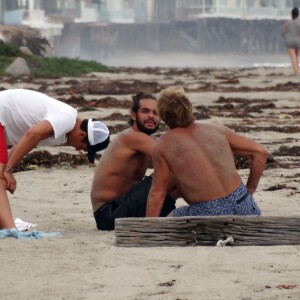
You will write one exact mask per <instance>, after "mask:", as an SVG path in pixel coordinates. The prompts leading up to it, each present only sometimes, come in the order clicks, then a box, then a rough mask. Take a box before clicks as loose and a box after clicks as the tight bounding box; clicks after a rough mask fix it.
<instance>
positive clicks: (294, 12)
mask: <svg viewBox="0 0 300 300" xmlns="http://www.w3.org/2000/svg"><path fill="white" fill-rule="evenodd" d="M291 15H292V19H293V20H294V19H297V18H298V17H299V9H298V7H294V8H293V9H292V12H291Z"/></svg>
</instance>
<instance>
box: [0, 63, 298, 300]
mask: <svg viewBox="0 0 300 300" xmlns="http://www.w3.org/2000/svg"><path fill="white" fill-rule="evenodd" d="M171 85H180V86H183V87H184V88H185V90H186V92H187V94H188V96H189V98H190V99H191V101H192V102H193V105H194V108H195V116H196V118H197V122H207V123H213V124H224V125H226V126H228V127H230V128H232V129H233V130H235V131H236V132H237V133H241V134H243V135H245V136H247V137H250V138H252V139H254V140H255V141H257V142H259V143H261V144H263V145H265V146H266V147H267V149H268V150H269V153H270V159H269V160H268V163H267V167H266V170H265V172H264V174H263V177H262V179H261V181H260V184H259V186H258V190H257V192H256V193H255V195H254V196H255V199H256V201H257V203H258V205H259V206H260V208H261V210H262V214H263V215H264V216H299V217H300V97H299V95H300V94H299V92H300V79H299V78H295V77H294V76H292V70H291V67H289V68H249V69H204V68H202V69H200V68H199V69H198V68H197V69H191V68H178V69H176V68H174V69H170V68H144V69H135V68H123V69H122V70H121V71H120V72H119V73H114V74H108V73H107V74H105V73H102V74H100V73H93V74H89V75H88V76H86V77H83V78H52V79H32V78H24V79H22V80H19V79H18V80H17V79H15V80H14V79H9V78H2V79H1V82H0V89H1V90H3V89H8V88H30V89H36V90H39V91H41V92H44V93H46V94H48V95H50V96H53V97H55V98H57V99H60V100H63V101H66V102H67V103H69V104H70V105H72V106H74V107H75V108H77V109H78V110H79V115H80V116H81V117H84V118H90V117H94V118H100V119H102V120H103V122H105V123H106V124H107V125H108V126H109V128H110V131H111V133H112V138H114V136H116V134H118V132H119V131H121V130H122V129H124V128H125V127H127V117H128V114H129V107H130V105H131V102H130V100H131V95H132V94H134V93H136V92H137V91H140V90H143V91H147V92H149V93H153V94H155V95H158V93H159V92H160V90H161V89H163V88H165V87H168V86H171ZM164 130H166V127H165V126H161V129H160V131H159V134H161V133H162V132H163V131H164ZM159 134H158V135H159ZM41 150H43V151H47V153H50V154H51V155H53V156H55V155H59V154H60V153H67V154H69V155H73V156H70V157H72V159H73V163H71V162H70V160H66V161H64V162H61V161H59V162H56V163H55V162H54V161H53V158H51V155H50V158H48V161H47V160H46V159H45V157H44V160H43V161H42V162H39V161H36V160H35V159H32V160H31V161H30V162H28V163H27V167H26V163H23V165H22V168H21V169H20V170H19V172H17V173H16V174H15V177H16V179H17V184H18V187H17V190H16V192H15V194H14V195H10V196H9V197H10V203H11V206H12V210H13V215H14V217H15V218H21V219H22V220H25V221H28V222H31V223H35V224H38V225H37V227H35V228H34V229H37V230H42V231H59V232H61V233H62V236H61V237H52V238H44V239H40V240H16V239H13V238H7V239H2V240H1V242H0V262H1V274H2V275H1V280H0V299H3V300H15V299H22V300H23V299H24V300H25V299H31V300H33V299H34V300H40V299H47V300H49V299H55V300H56V299H86V300H91V299H112V300H115V299H122V300H125V299H126V300H127V299H128V300H133V299H136V300H140V299H153V300H156V299H170V300H171V299H172V300H198V299H240V300H242V299H243V300H250V299H280V300H281V299H300V245H298V246H269V247H257V246H248V247H201V246H197V247H158V248H124V247H117V246H116V245H115V233H114V231H111V232H102V231H98V230H97V229H96V226H95V222H94V218H93V214H92V208H91V203H90V188H91V183H92V178H93V174H94V171H95V166H93V165H89V164H88V163H87V160H86V161H85V159H82V161H81V162H80V163H78V160H76V159H77V157H78V156H79V155H78V153H77V152H76V151H74V150H72V149H71V148H69V147H62V146H60V147H53V148H45V147H43V148H42V147H40V148H38V149H35V150H34V151H41ZM98 158H99V157H98ZM51 159H52V163H51ZM100 159H101V158H100ZM49 160H50V162H49ZM74 161H75V162H74ZM47 162H48V165H47ZM76 162H77V163H76ZM28 165H30V166H29V167H28ZM149 172H151V170H149ZM239 173H240V174H241V176H242V178H243V180H244V181H246V179H247V175H248V169H247V168H246V169H245V168H240V169H239ZM183 203H184V202H183V201H182V200H181V199H179V200H178V202H177V205H178V206H180V205H183ZM299 230H300V229H299ZM299 244H300V242H299Z"/></svg>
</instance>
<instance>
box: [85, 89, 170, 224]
mask: <svg viewBox="0 0 300 300" xmlns="http://www.w3.org/2000/svg"><path fill="white" fill-rule="evenodd" d="M132 99H133V104H132V107H131V118H130V120H129V124H130V125H131V127H130V128H128V129H126V130H124V131H123V132H121V133H120V134H119V135H118V136H117V137H116V138H115V139H114V140H113V141H112V142H111V143H110V145H109V146H108V148H107V149H106V150H105V151H104V153H103V156H102V157H101V159H100V161H99V164H98V166H97V168H96V172H95V176H94V180H93V184H92V191H91V201H92V206H93V212H94V217H95V220H96V224H97V228H98V229H99V230H113V229H114V220H115V219H116V218H125V217H145V214H146V204H147V197H148V192H149V189H150V187H151V183H152V177H151V176H145V173H146V171H147V168H148V167H149V166H150V164H151V165H152V161H151V152H152V148H153V145H154V138H152V137H151V136H150V135H151V134H153V133H155V132H156V131H157V129H158V127H159V122H160V118H159V116H158V114H157V112H156V99H155V98H154V97H153V96H152V95H150V94H145V93H142V92H140V93H138V94H137V95H135V96H133V97H132ZM171 185H172V186H173V184H172V182H170V188H167V189H168V191H169V190H170V189H171ZM173 196H174V194H173ZM164 198H165V201H164V199H162V202H161V207H160V208H161V209H160V212H159V213H158V215H160V216H167V215H168V214H169V213H170V212H171V211H172V210H173V209H175V200H173V198H172V197H171V196H166V197H164Z"/></svg>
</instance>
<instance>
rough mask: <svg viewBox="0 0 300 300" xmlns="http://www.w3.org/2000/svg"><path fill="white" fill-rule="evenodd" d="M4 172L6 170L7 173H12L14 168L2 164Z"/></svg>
mask: <svg viewBox="0 0 300 300" xmlns="http://www.w3.org/2000/svg"><path fill="white" fill-rule="evenodd" d="M4 172H7V173H13V172H14V169H13V168H11V167H10V166H8V165H4Z"/></svg>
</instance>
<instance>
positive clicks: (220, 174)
mask: <svg viewBox="0 0 300 300" xmlns="http://www.w3.org/2000/svg"><path fill="white" fill-rule="evenodd" d="M222 128H223V127H219V126H213V125H207V124H195V123H194V124H191V125H190V126H188V127H186V128H176V129H172V130H170V131H169V132H167V133H166V134H164V135H163V136H162V137H161V138H160V140H159V141H158V142H157V143H156V145H155V148H156V149H157V150H158V151H160V152H161V153H162V155H163V157H164V159H165V161H166V162H167V164H168V165H169V167H170V170H171V172H172V173H173V174H174V176H175V178H176V180H177V182H178V183H179V190H180V193H181V195H182V197H183V198H184V199H185V201H186V202H187V203H195V202H199V201H208V200H212V199H216V198H220V197H224V196H226V195H228V194H229V193H231V192H232V191H234V190H235V189H236V188H237V187H238V186H239V185H240V184H241V178H240V176H239V174H238V173H237V171H236V168H235V164H234V157H233V153H232V150H231V148H230V145H229V142H228V140H227V138H226V135H225V133H224V132H223V131H222ZM187 166H188V167H187Z"/></svg>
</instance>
